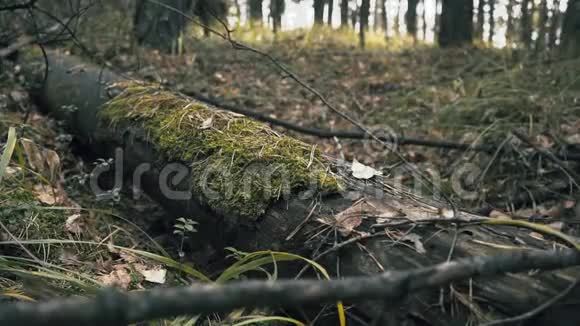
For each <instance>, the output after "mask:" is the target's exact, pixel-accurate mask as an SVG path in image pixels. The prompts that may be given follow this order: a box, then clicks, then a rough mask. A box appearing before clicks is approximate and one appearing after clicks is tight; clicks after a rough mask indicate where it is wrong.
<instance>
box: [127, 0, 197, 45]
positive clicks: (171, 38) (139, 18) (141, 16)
mask: <svg viewBox="0 0 580 326" xmlns="http://www.w3.org/2000/svg"><path fill="white" fill-rule="evenodd" d="M160 2H161V3H163V4H165V5H168V6H172V7H174V8H176V9H178V10H180V11H181V12H185V13H187V12H188V11H189V10H190V9H191V2H190V1H187V0H177V1H175V0H161V1H160ZM185 25H186V19H185V17H183V15H181V14H179V13H177V12H174V11H171V10H168V9H167V8H164V7H163V6H160V5H158V4H155V3H152V2H149V1H146V0H140V1H138V2H137V4H136V9H135V15H134V16H133V35H134V37H135V40H136V41H137V43H138V44H140V45H145V46H148V47H151V48H154V49H157V50H160V51H162V52H165V53H176V52H180V49H178V42H177V41H178V39H179V38H180V37H182V34H183V30H184V28H185Z"/></svg>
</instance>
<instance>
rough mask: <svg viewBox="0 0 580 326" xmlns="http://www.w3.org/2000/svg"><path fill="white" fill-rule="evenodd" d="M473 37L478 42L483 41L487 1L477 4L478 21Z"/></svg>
mask: <svg viewBox="0 0 580 326" xmlns="http://www.w3.org/2000/svg"><path fill="white" fill-rule="evenodd" d="M475 24H476V25H475V30H474V35H473V37H474V38H475V39H476V40H483V26H484V25H485V0H479V1H478V3H477V20H476V22H475Z"/></svg>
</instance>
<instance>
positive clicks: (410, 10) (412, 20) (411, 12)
mask: <svg viewBox="0 0 580 326" xmlns="http://www.w3.org/2000/svg"><path fill="white" fill-rule="evenodd" d="M418 4H419V0H407V12H406V13H405V25H407V34H408V35H410V36H412V37H413V39H414V40H417V5H418Z"/></svg>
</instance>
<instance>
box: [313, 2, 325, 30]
mask: <svg viewBox="0 0 580 326" xmlns="http://www.w3.org/2000/svg"><path fill="white" fill-rule="evenodd" d="M324 3H325V1H324V0H314V3H313V5H312V7H313V8H314V24H315V25H318V26H322V24H324Z"/></svg>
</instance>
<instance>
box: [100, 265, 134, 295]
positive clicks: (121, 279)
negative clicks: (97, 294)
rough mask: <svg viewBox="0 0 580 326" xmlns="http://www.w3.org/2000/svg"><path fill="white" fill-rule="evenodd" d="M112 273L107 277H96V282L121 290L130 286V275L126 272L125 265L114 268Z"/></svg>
mask: <svg viewBox="0 0 580 326" xmlns="http://www.w3.org/2000/svg"><path fill="white" fill-rule="evenodd" d="M113 268H115V270H114V271H112V272H110V273H109V274H107V275H100V276H97V280H98V281H99V282H101V283H102V284H103V285H105V286H116V287H120V288H122V289H125V290H126V289H128V288H129V285H130V284H131V275H130V274H129V272H127V269H126V268H125V265H117V266H114V267H113Z"/></svg>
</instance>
